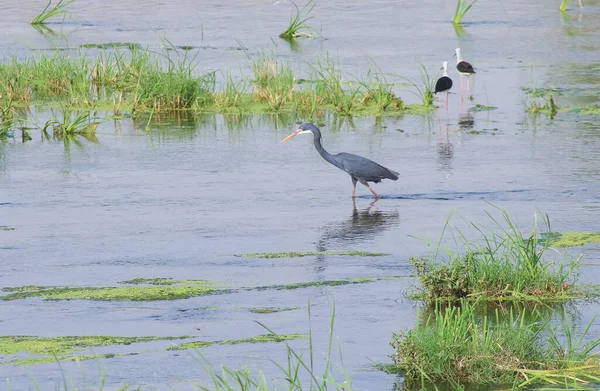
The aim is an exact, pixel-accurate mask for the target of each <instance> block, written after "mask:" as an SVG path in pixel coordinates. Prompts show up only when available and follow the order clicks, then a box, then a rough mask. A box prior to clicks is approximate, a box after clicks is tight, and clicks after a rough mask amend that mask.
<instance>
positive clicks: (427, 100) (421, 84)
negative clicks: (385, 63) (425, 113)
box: [402, 64, 437, 108]
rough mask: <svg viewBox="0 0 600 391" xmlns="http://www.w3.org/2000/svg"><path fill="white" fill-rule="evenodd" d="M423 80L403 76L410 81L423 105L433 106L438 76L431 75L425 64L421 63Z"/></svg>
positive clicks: (426, 106) (414, 92)
mask: <svg viewBox="0 0 600 391" xmlns="http://www.w3.org/2000/svg"><path fill="white" fill-rule="evenodd" d="M420 72H421V80H420V81H417V80H415V79H409V78H405V77H402V79H403V80H405V81H406V82H408V83H409V84H410V85H411V86H412V87H413V91H411V92H412V93H413V94H414V95H415V96H416V97H417V98H418V99H419V101H420V102H421V105H422V106H423V107H425V108H429V107H432V106H433V101H434V97H433V91H434V90H435V83H436V82H437V76H436V75H434V76H430V75H429V72H427V68H425V65H423V64H421V69H420Z"/></svg>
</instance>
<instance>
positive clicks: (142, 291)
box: [0, 285, 220, 301]
mask: <svg viewBox="0 0 600 391" xmlns="http://www.w3.org/2000/svg"><path fill="white" fill-rule="evenodd" d="M5 289H6V288H5ZM8 289H11V288H8ZM218 291H219V292H220V290H218V289H217V288H215V287H212V286H207V285H159V286H122V287H46V288H44V289H39V290H33V289H32V290H25V291H16V292H14V293H10V294H8V295H4V296H0V300H21V299H26V298H30V297H39V298H43V299H45V300H103V301H104V300H106V301H121V300H131V301H154V300H179V299H188V298H190V297H195V296H204V295H210V294H213V293H216V292H218Z"/></svg>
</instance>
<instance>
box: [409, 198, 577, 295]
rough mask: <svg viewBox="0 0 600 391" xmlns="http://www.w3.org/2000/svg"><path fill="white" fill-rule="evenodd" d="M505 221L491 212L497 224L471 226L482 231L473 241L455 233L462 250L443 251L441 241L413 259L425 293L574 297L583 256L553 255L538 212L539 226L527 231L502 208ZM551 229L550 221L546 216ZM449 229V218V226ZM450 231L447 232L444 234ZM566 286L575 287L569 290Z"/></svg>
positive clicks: (535, 219) (477, 231) (544, 220)
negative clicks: (429, 253)
mask: <svg viewBox="0 0 600 391" xmlns="http://www.w3.org/2000/svg"><path fill="white" fill-rule="evenodd" d="M498 211H499V212H500V214H501V217H502V220H501V221H499V220H497V219H496V218H495V217H493V216H492V215H491V214H490V213H489V212H488V213H487V214H488V216H489V218H490V220H491V222H492V224H493V226H492V228H491V229H489V228H486V227H484V226H478V225H475V224H473V223H470V225H471V226H472V227H473V228H474V229H475V232H476V233H477V234H479V235H480V236H481V240H480V241H479V242H473V241H471V240H470V239H468V238H467V237H466V236H465V235H464V234H463V233H462V232H460V231H457V233H456V234H455V233H454V232H452V236H453V238H454V241H455V243H456V245H457V247H458V242H460V244H461V246H462V247H463V249H464V250H463V254H460V253H459V252H458V251H452V250H443V253H444V254H445V255H446V259H445V260H442V258H443V257H442V254H441V252H442V249H441V248H440V243H441V241H442V238H440V242H438V246H437V247H436V248H435V249H434V251H433V252H432V253H431V255H430V256H429V257H427V258H422V259H417V258H411V260H410V262H411V263H412V265H413V266H414V267H415V269H416V271H417V275H418V277H419V281H420V283H421V292H422V294H421V295H420V297H421V298H424V299H425V300H428V301H432V302H433V301H436V300H439V299H448V300H453V299H454V300H455V299H461V298H468V299H476V298H486V299H489V300H517V301H519V300H525V301H527V300H533V301H539V300H566V299H569V298H572V294H571V293H572V292H574V291H573V290H572V288H573V283H574V282H575V277H576V271H577V268H578V267H579V262H580V258H567V257H566V255H564V254H563V255H562V256H560V259H559V260H558V261H553V260H549V259H548V257H547V255H548V254H546V253H547V252H548V251H549V250H550V247H549V243H548V241H547V240H542V238H541V234H540V232H539V228H538V222H537V219H538V214H535V215H534V223H533V229H532V231H531V232H530V233H528V234H526V235H524V234H523V233H522V232H521V230H520V229H519V226H518V225H517V223H516V222H515V221H513V220H512V219H511V218H510V217H509V216H508V214H507V213H506V211H504V210H502V209H499V208H498ZM541 220H542V221H543V223H544V224H545V225H546V227H547V230H548V232H550V221H549V219H548V217H547V216H543V215H541ZM447 228H448V221H446V226H445V228H444V232H445V230H446V229H447ZM443 235H444V234H443V233H442V236H443ZM565 286H568V287H571V288H569V289H570V294H567V291H566V289H565Z"/></svg>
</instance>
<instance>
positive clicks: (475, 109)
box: [471, 103, 498, 111]
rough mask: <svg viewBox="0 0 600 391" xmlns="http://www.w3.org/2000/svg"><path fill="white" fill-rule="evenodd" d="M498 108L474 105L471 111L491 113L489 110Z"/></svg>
mask: <svg viewBox="0 0 600 391" xmlns="http://www.w3.org/2000/svg"><path fill="white" fill-rule="evenodd" d="M497 108H498V107H496V106H486V105H480V104H479V103H478V104H476V105H475V106H474V107H473V108H472V109H471V111H491V110H496V109H497Z"/></svg>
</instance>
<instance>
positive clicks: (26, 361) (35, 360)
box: [4, 353, 137, 365]
mask: <svg viewBox="0 0 600 391" xmlns="http://www.w3.org/2000/svg"><path fill="white" fill-rule="evenodd" d="M136 354H137V353H103V354H80V355H69V356H52V357H29V358H19V359H16V360H12V361H8V362H5V363H4V364H10V365H36V364H49V363H53V362H58V361H77V362H79V361H85V360H98V359H101V358H114V357H123V356H134V355H136Z"/></svg>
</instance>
